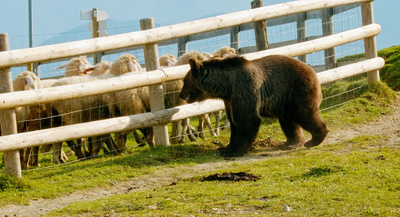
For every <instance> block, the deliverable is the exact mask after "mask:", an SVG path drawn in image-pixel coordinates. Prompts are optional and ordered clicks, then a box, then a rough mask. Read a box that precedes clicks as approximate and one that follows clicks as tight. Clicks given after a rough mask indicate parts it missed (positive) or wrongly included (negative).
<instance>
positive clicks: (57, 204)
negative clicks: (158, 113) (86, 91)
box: [0, 94, 400, 217]
mask: <svg viewBox="0 0 400 217" xmlns="http://www.w3.org/2000/svg"><path fill="white" fill-rule="evenodd" d="M392 107H393V109H392V113H390V114H387V115H382V117H381V118H380V119H378V120H375V121H371V122H368V123H367V124H365V125H362V126H355V127H351V128H347V129H344V130H341V131H334V132H331V133H330V134H329V136H328V138H327V139H326V140H325V141H324V144H331V143H337V142H340V141H345V140H348V139H351V138H354V137H356V136H360V135H385V136H386V137H387V144H388V145H393V144H398V143H400V94H398V98H397V100H396V102H395V103H394V105H392ZM263 159H265V157H262V156H257V155H251V156H247V157H242V158H237V159H235V160H234V161H226V162H217V163H205V164H198V165H195V166H190V167H187V166H181V167H179V168H178V169H174V170H171V169H163V170H160V171H157V173H156V174H149V175H145V176H141V177H137V178H133V179H131V180H129V181H124V182H119V183H115V184H114V185H113V186H110V187H108V188H107V189H105V188H96V189H89V190H85V191H83V190H82V191H77V192H74V193H72V194H69V195H64V196H62V197H59V198H56V199H39V200H32V201H30V204H29V205H10V206H7V207H3V208H2V209H1V211H0V213H1V215H0V217H1V216H32V217H33V216H40V215H45V214H46V213H47V212H49V211H51V210H56V209H60V208H62V207H65V206H67V205H69V204H72V203H74V202H76V201H93V200H97V199H101V198H105V197H109V196H112V195H118V194H124V193H127V192H136V191H144V190H147V189H156V188H160V187H162V186H166V185H170V184H173V183H175V182H177V181H179V180H181V179H184V178H187V177H192V176H194V175H198V174H199V172H205V171H213V170H216V169H223V168H229V167H230V166H231V164H232V163H237V162H238V161H240V162H243V163H246V162H252V161H259V160H263Z"/></svg>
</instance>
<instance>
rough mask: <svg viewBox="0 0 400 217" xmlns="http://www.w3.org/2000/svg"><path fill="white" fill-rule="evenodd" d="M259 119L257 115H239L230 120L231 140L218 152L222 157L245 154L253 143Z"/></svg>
mask: <svg viewBox="0 0 400 217" xmlns="http://www.w3.org/2000/svg"><path fill="white" fill-rule="evenodd" d="M260 124H261V119H260V118H258V117H250V116H249V117H241V118H238V119H237V120H235V121H234V124H233V123H232V122H231V140H230V142H229V145H228V146H227V147H226V148H224V149H221V150H220V152H219V154H220V155H221V156H224V157H241V156H243V155H245V154H246V153H247V152H248V151H249V148H250V147H251V145H252V144H253V142H254V140H255V138H256V136H257V133H258V130H259V127H260Z"/></svg>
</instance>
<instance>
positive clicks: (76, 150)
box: [67, 140, 85, 159]
mask: <svg viewBox="0 0 400 217" xmlns="http://www.w3.org/2000/svg"><path fill="white" fill-rule="evenodd" d="M67 144H68V146H69V148H70V149H71V150H72V151H73V152H74V153H75V155H76V157H77V158H78V159H82V158H84V157H85V155H84V154H83V153H82V148H81V146H82V145H81V144H75V141H74V140H69V141H67Z"/></svg>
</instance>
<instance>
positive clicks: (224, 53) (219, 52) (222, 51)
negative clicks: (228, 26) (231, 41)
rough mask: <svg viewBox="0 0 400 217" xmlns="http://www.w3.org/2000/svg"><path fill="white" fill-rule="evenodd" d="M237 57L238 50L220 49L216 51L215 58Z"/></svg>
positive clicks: (225, 47)
mask: <svg viewBox="0 0 400 217" xmlns="http://www.w3.org/2000/svg"><path fill="white" fill-rule="evenodd" d="M231 55H236V50H235V49H234V48H231V47H227V46H224V47H221V48H220V49H218V50H216V51H214V53H213V57H222V58H225V57H227V56H231Z"/></svg>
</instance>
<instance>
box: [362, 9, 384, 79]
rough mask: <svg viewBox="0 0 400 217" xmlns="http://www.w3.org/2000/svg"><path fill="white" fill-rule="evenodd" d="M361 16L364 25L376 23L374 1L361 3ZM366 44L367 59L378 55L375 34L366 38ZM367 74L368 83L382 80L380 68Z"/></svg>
mask: <svg viewBox="0 0 400 217" xmlns="http://www.w3.org/2000/svg"><path fill="white" fill-rule="evenodd" d="M361 17H362V24H363V26H365V25H369V24H373V23H374V11H373V8H372V2H367V3H361ZM364 46H365V58H366V59H372V58H375V57H377V56H378V51H377V48H376V38H375V36H373V37H369V38H366V39H364ZM367 75H368V85H371V84H372V83H374V82H376V81H380V76H379V70H374V71H371V72H368V73H367Z"/></svg>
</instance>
